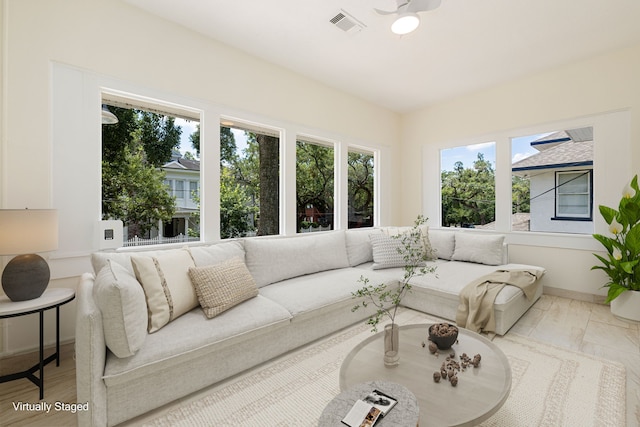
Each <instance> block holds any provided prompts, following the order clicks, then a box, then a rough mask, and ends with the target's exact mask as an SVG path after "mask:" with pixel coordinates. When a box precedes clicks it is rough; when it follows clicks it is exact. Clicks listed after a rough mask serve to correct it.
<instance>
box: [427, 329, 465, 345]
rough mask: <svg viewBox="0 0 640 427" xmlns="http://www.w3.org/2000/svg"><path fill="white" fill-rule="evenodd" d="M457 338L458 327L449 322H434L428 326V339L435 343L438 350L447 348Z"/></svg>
mask: <svg viewBox="0 0 640 427" xmlns="http://www.w3.org/2000/svg"><path fill="white" fill-rule="evenodd" d="M457 339H458V327H457V326H456V325H452V324H451V323H434V324H433V325H431V326H429V341H432V342H433V343H435V345H437V346H438V348H439V349H440V350H447V349H449V348H451V346H452V345H453V344H454V343H455V342H456V340H457Z"/></svg>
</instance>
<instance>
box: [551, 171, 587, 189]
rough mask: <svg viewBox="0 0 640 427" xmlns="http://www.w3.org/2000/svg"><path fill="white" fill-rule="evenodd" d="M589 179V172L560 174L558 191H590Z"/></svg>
mask: <svg viewBox="0 0 640 427" xmlns="http://www.w3.org/2000/svg"><path fill="white" fill-rule="evenodd" d="M588 192H589V179H588V175H587V173H584V172H583V173H562V174H558V193H563V194H573V193H588Z"/></svg>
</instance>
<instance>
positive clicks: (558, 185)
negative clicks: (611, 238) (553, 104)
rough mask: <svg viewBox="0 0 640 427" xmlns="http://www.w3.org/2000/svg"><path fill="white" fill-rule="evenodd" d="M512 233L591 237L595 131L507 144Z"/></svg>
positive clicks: (589, 129)
mask: <svg viewBox="0 0 640 427" xmlns="http://www.w3.org/2000/svg"><path fill="white" fill-rule="evenodd" d="M511 153H512V164H511V195H512V218H511V229H512V230H514V231H540V232H558V233H579V234H591V233H593V222H592V204H593V202H592V197H593V196H592V195H593V188H592V186H593V174H592V171H593V128H592V127H590V126H589V127H583V128H576V129H567V130H555V131H551V132H546V133H540V134H533V135H527V136H522V137H518V138H511Z"/></svg>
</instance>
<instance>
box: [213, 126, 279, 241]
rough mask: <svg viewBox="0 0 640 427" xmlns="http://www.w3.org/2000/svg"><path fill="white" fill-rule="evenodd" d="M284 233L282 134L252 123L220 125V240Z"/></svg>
mask: <svg viewBox="0 0 640 427" xmlns="http://www.w3.org/2000/svg"><path fill="white" fill-rule="evenodd" d="M279 233H280V134H279V132H278V131H275V130H273V129H268V128H264V127H259V126H256V125H252V124H245V123H236V122H232V121H226V120H225V121H223V122H222V123H221V126H220V237H221V238H223V239H226V238H232V237H244V236H255V235H258V236H266V235H274V234H279Z"/></svg>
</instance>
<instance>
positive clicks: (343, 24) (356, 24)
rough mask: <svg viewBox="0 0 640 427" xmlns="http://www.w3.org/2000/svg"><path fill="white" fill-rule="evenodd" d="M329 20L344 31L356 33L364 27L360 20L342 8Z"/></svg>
mask: <svg viewBox="0 0 640 427" xmlns="http://www.w3.org/2000/svg"><path fill="white" fill-rule="evenodd" d="M329 22H331V23H332V24H333V25H335V26H336V27H338V28H340V29H341V30H342V31H344V32H345V33H357V32H359V31H360V30H362V29H363V28H364V27H365V25H364V24H363V23H362V22H360V21H358V20H357V19H356V18H354V17H353V16H351V15H350V14H349V13H347V12H345V11H344V10H343V9H340V12H338V14H337V15H336V16H334V17H333V18H331V19H330V20H329Z"/></svg>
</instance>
